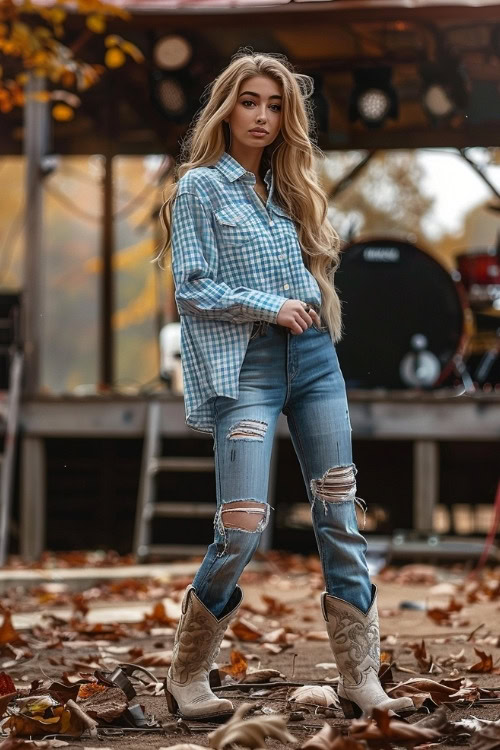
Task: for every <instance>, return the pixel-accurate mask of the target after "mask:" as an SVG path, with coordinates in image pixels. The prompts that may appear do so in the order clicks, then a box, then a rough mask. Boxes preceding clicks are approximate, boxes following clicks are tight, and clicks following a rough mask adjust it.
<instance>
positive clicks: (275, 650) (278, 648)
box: [262, 643, 283, 654]
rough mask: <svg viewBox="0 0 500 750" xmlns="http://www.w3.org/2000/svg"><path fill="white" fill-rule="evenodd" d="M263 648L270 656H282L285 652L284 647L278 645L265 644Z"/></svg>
mask: <svg viewBox="0 0 500 750" xmlns="http://www.w3.org/2000/svg"><path fill="white" fill-rule="evenodd" d="M262 648H263V649H264V650H265V651H269V653H270V654H281V652H282V651H283V646H278V644H277V643H263V644H262Z"/></svg>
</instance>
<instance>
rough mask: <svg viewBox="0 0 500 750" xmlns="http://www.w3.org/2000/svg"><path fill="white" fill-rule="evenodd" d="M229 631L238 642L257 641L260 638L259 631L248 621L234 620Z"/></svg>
mask: <svg viewBox="0 0 500 750" xmlns="http://www.w3.org/2000/svg"><path fill="white" fill-rule="evenodd" d="M231 630H232V632H233V633H234V636H235V638H237V639H238V640H239V641H258V640H260V639H261V638H262V633H261V632H260V630H258V629H257V628H256V627H254V626H253V625H252V623H251V622H248V620H244V619H241V620H235V621H234V622H233V623H232V625H231Z"/></svg>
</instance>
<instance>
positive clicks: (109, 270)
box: [99, 134, 115, 388]
mask: <svg viewBox="0 0 500 750" xmlns="http://www.w3.org/2000/svg"><path fill="white" fill-rule="evenodd" d="M108 136H109V134H108ZM102 190H103V196H102V197H103V216H102V235H101V255H102V277H101V346H100V350H101V357H100V383H99V385H100V387H101V388H108V387H111V386H112V385H113V382H114V336H113V312H114V307H115V305H114V279H113V254H114V218H113V203H114V201H113V155H112V146H111V141H110V139H109V137H108V146H107V152H106V154H105V155H104V176H103V184H102Z"/></svg>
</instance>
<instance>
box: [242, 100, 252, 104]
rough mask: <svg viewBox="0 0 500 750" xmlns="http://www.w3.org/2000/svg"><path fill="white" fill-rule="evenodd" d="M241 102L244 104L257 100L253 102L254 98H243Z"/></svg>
mask: <svg viewBox="0 0 500 750" xmlns="http://www.w3.org/2000/svg"><path fill="white" fill-rule="evenodd" d="M241 103H242V104H254V103H255V102H253V101H252V99H243V101H242V102H241Z"/></svg>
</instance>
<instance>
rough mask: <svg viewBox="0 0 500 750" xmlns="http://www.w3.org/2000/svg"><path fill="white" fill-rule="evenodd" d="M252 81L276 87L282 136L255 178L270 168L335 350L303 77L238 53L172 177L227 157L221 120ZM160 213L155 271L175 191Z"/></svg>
mask: <svg viewBox="0 0 500 750" xmlns="http://www.w3.org/2000/svg"><path fill="white" fill-rule="evenodd" d="M253 76H267V77H268V78H271V79H273V80H274V81H276V82H277V83H278V84H280V86H281V90H282V95H283V99H282V119H281V133H280V134H279V135H278V136H277V138H276V139H275V140H274V142H273V143H272V144H270V145H269V146H267V147H266V148H265V149H264V152H263V155H262V159H261V173H262V175H264V174H265V172H266V171H267V168H268V167H272V170H273V176H274V191H275V192H274V198H275V200H276V202H277V203H279V204H280V205H281V206H282V208H284V209H285V211H287V213H288V214H289V215H290V216H291V217H292V219H293V220H294V222H295V224H296V227H297V231H298V237H299V242H300V245H301V248H302V257H303V260H304V264H305V266H306V267H307V269H308V270H309V271H310V272H311V273H312V275H313V276H314V277H315V279H316V281H317V282H318V285H319V287H320V290H321V309H320V315H321V317H322V319H323V322H324V323H325V324H326V325H327V326H328V330H329V332H330V336H331V338H332V340H333V341H334V342H337V341H339V340H340V338H341V336H342V316H341V303H340V300H339V297H338V295H337V292H336V290H335V287H334V274H335V271H336V270H337V267H338V265H339V262H340V240H339V236H338V234H337V232H336V231H335V230H334V228H333V227H332V226H331V224H330V223H329V221H328V218H327V211H328V202H327V199H326V195H325V193H324V191H323V190H322V188H321V186H320V184H319V181H318V177H317V173H316V170H315V165H314V157H315V156H317V157H323V154H322V152H321V151H320V149H319V148H318V147H317V145H316V143H315V140H316V139H315V131H314V118H313V113H312V106H311V102H310V99H311V95H312V93H313V88H314V82H313V79H312V78H311V77H310V76H307V75H303V74H300V73H295V72H294V70H293V68H292V66H291V64H290V62H289V61H288V60H287V58H286V57H285V56H284V55H281V54H277V53H260V52H253V51H251V50H250V51H249V49H248V48H243V49H240V50H238V52H237V53H236V54H235V55H233V57H232V58H231V62H230V64H229V65H228V66H227V67H226V68H225V69H224V70H223V71H222V72H221V73H220V74H219V75H218V76H217V78H216V79H215V80H214V81H213V82H212V83H211V84H210V85H209V86H208V87H207V89H206V90H205V92H204V94H203V97H202V101H204V100H206V103H205V104H204V106H203V107H202V109H201V110H199V112H198V113H197V114H196V115H195V117H194V118H193V122H192V125H191V127H190V129H189V131H188V132H187V134H186V137H185V138H184V140H183V142H182V145H181V154H180V161H179V165H178V167H177V170H176V172H177V177H178V179H180V178H181V177H182V176H183V175H184V174H185V173H186V172H188V171H189V170H190V169H194V168H196V167H202V166H208V165H213V164H215V163H216V162H217V161H218V159H219V158H220V157H221V156H222V154H223V153H224V151H226V150H228V145H229V128H228V126H227V123H225V122H224V118H225V117H228V116H229V115H230V114H231V112H232V110H233V108H234V106H235V105H236V102H237V99H238V92H239V90H240V86H241V84H242V83H243V82H244V81H245V80H246V79H248V78H251V77H253ZM167 190H168V195H167V196H166V197H165V202H164V203H163V205H162V207H161V210H160V220H161V224H162V227H163V229H164V231H165V240H164V244H163V247H162V249H161V251H160V253H159V254H158V256H157V257H156V258H155V259H154V260H155V261H158V263H159V264H160V267H163V266H161V260H162V258H163V257H164V256H165V255H167V253H168V251H169V248H170V241H171V212H172V204H173V201H174V200H175V196H176V192H177V183H175V182H174V183H173V184H172V185H170V186H169V189H167Z"/></svg>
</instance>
